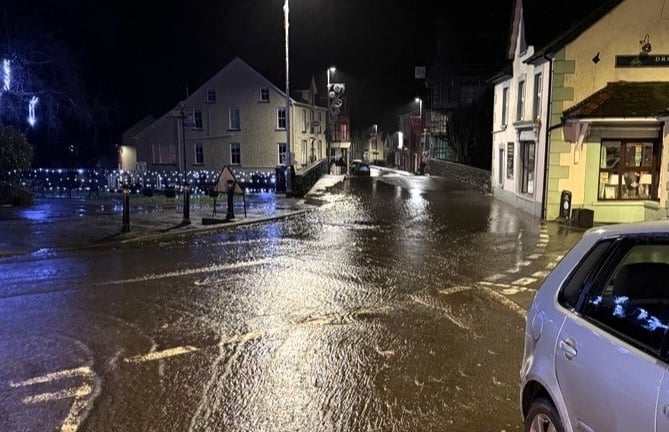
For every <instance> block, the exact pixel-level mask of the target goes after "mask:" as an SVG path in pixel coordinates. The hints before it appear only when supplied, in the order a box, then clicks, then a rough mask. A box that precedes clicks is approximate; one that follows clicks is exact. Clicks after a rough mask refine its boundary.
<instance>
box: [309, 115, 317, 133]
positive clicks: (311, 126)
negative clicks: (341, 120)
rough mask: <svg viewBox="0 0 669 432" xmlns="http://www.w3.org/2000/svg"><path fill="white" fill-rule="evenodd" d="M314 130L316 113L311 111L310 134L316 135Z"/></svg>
mask: <svg viewBox="0 0 669 432" xmlns="http://www.w3.org/2000/svg"><path fill="white" fill-rule="evenodd" d="M315 130H316V129H315V128H314V111H313V110H312V111H309V131H310V132H309V133H314V132H315Z"/></svg>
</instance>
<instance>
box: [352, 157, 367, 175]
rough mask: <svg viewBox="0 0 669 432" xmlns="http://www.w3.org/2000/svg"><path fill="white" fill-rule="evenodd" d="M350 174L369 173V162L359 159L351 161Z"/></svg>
mask: <svg viewBox="0 0 669 432" xmlns="http://www.w3.org/2000/svg"><path fill="white" fill-rule="evenodd" d="M351 175H356V176H368V175H370V169H369V164H368V163H367V162H364V161H362V160H360V159H354V160H353V161H351Z"/></svg>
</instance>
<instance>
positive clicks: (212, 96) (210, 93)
mask: <svg viewBox="0 0 669 432" xmlns="http://www.w3.org/2000/svg"><path fill="white" fill-rule="evenodd" d="M207 102H208V103H215V102H216V90H212V89H209V90H207Z"/></svg>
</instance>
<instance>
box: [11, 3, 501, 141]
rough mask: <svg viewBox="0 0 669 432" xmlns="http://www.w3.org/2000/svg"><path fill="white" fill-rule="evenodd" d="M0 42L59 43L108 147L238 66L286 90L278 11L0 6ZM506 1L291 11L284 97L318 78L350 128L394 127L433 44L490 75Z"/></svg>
mask: <svg viewBox="0 0 669 432" xmlns="http://www.w3.org/2000/svg"><path fill="white" fill-rule="evenodd" d="M3 3H8V6H7V7H6V8H4V10H3V11H0V12H2V18H3V23H2V24H3V27H4V29H3V30H4V31H3V32H2V33H0V42H2V44H3V45H4V46H6V44H7V42H8V41H9V42H12V41H16V40H21V39H26V38H27V39H30V38H32V37H36V35H43V36H44V35H46V36H45V37H48V40H49V41H51V43H58V44H63V45H65V46H67V47H68V49H69V50H71V52H72V57H73V59H74V61H75V62H76V63H77V67H78V68H79V70H80V71H81V74H82V75H81V76H82V85H83V86H84V87H85V90H86V94H87V95H88V97H89V98H91V99H94V100H95V101H96V102H95V103H96V104H97V105H101V106H108V107H110V108H112V110H113V116H112V123H111V125H110V126H109V127H108V128H107V129H105V131H104V133H105V134H106V137H105V138H101V139H106V140H110V141H118V136H119V135H120V133H122V132H123V131H124V130H125V129H127V128H128V127H130V126H131V125H132V124H134V123H135V122H137V121H139V120H141V119H142V118H143V117H144V116H145V115H147V114H152V115H154V116H159V115H162V114H163V113H164V112H166V111H167V110H169V109H171V108H172V107H173V106H175V105H176V103H177V102H178V101H179V100H180V99H181V98H183V97H184V96H185V93H186V88H189V89H190V90H191V91H193V90H195V89H196V88H198V87H199V86H200V85H202V84H203V83H204V82H205V81H206V80H207V79H208V78H209V77H211V76H212V75H213V74H215V73H216V72H217V71H218V70H220V69H221V68H222V67H224V66H225V65H226V64H227V63H228V62H229V61H231V60H232V59H233V58H235V57H240V58H241V59H242V60H244V61H246V62H247V63H248V64H249V65H251V66H252V67H254V68H255V69H256V70H258V71H259V72H260V73H261V74H263V75H264V76H266V77H267V78H269V79H270V80H271V81H272V82H273V83H275V84H276V85H277V86H278V87H279V88H281V89H284V88H285V63H284V59H285V51H284V42H285V41H284V30H283V9H282V6H283V3H284V0H216V1H214V0H191V1H170V0H164V1H143V0H134V1H127V0H99V1H95V0H90V1H84V0H60V1H53V0H37V1H33V2H29V1H26V0H21V1H17V0H4V1H3ZM511 3H512V2H511V0H491V1H471V2H463V3H460V2H457V3H456V2H449V1H435V0H412V1H395V0H386V1H382V0H337V1H326V0H290V83H291V84H290V86H291V89H299V88H306V87H307V86H308V84H309V80H310V78H311V76H312V75H313V76H314V77H315V79H316V81H317V83H318V84H319V85H321V86H323V87H322V89H323V91H324V86H325V71H326V69H327V67H328V66H329V65H336V67H337V74H336V75H335V77H334V79H333V80H334V81H338V82H340V81H343V82H345V83H346V85H347V94H348V97H349V106H350V109H351V115H352V128H353V129H354V130H361V129H364V128H366V127H368V126H370V125H371V124H373V123H378V124H380V125H388V124H394V122H396V119H394V118H393V117H394V116H395V115H396V114H397V113H399V112H402V111H403V110H409V109H411V108H410V107H411V105H410V104H411V102H412V101H413V99H414V97H415V96H416V95H417V93H418V92H419V91H421V88H424V86H423V85H421V84H422V83H421V82H419V81H416V80H415V79H414V75H413V74H414V66H416V65H429V64H430V62H431V61H432V60H433V59H434V57H435V48H436V46H437V40H441V44H442V46H443V47H445V49H444V51H443V52H444V53H445V55H446V56H447V58H448V61H449V62H450V63H452V66H453V67H455V68H457V67H458V66H460V65H462V66H466V65H468V64H482V65H485V66H489V67H490V69H491V70H495V67H497V66H498V65H499V64H500V60H501V58H502V56H503V53H504V52H503V50H504V49H505V47H506V43H507V40H508V25H509V24H508V21H509V17H510V14H511V10H510V9H511Z"/></svg>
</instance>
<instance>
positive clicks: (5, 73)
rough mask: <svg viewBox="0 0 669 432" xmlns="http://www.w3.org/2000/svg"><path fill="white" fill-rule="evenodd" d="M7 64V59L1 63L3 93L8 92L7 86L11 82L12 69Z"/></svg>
mask: <svg viewBox="0 0 669 432" xmlns="http://www.w3.org/2000/svg"><path fill="white" fill-rule="evenodd" d="M9 63H10V62H9V60H7V59H4V60H3V61H2V83H3V85H2V89H3V90H4V91H9V86H10V84H11V82H12V68H11V67H10V65H9Z"/></svg>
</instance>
